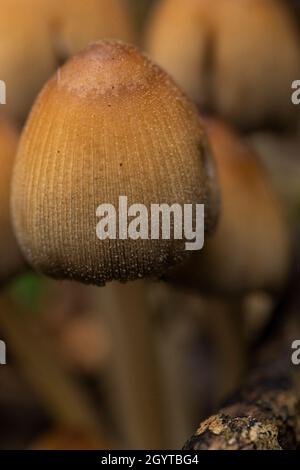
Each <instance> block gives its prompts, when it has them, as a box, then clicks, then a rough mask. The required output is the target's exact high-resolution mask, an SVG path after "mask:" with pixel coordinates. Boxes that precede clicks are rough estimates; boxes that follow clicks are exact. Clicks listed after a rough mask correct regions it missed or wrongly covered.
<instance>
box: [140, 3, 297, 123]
mask: <svg viewBox="0 0 300 470" xmlns="http://www.w3.org/2000/svg"><path fill="white" fill-rule="evenodd" d="M287 4H288V2H285V1H282V0H243V1H241V0H230V1H228V0H215V1H211V0H189V1H186V0H160V1H159V2H158V4H157V6H156V8H155V10H154V13H153V15H152V17H151V19H150V22H149V26H148V28H147V38H146V48H147V50H148V52H149V54H150V56H151V57H152V58H153V60H155V61H156V62H157V63H158V64H159V65H161V66H162V67H164V69H165V70H166V71H167V72H168V73H170V74H171V75H172V76H173V77H174V79H175V80H176V81H177V82H178V83H179V85H180V86H182V88H183V89H184V90H185V91H186V93H188V94H189V96H190V97H191V98H192V99H193V100H195V101H197V102H198V103H199V104H200V105H201V106H202V108H203V107H206V108H207V110H208V111H213V112H215V113H216V114H217V115H218V116H221V117H223V118H225V119H226V120H230V121H231V122H233V123H234V124H235V125H236V126H238V127H242V128H245V129H251V128H259V127H262V126H265V125H269V124H270V125H273V124H280V125H286V124H289V122H290V121H292V120H294V119H296V116H299V109H298V108H297V107H296V106H293V105H292V102H291V83H292V81H293V80H295V77H298V76H299V74H300V40H299V39H300V33H299V31H298V30H297V26H296V20H295V18H294V17H293V14H292V11H289V9H288V5H287Z"/></svg>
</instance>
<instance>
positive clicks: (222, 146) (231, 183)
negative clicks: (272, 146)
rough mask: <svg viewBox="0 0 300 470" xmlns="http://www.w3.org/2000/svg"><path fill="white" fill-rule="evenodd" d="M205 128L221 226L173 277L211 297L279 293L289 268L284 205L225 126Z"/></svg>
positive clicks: (253, 156) (215, 124)
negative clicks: (213, 164) (216, 182)
mask: <svg viewBox="0 0 300 470" xmlns="http://www.w3.org/2000/svg"><path fill="white" fill-rule="evenodd" d="M206 130H207V133H208V137H209V140H210V143H211V146H212V150H213V154H214V157H215V160H216V164H217V170H218V176H219V181H220V190H221V200H222V204H221V213H220V219H219V224H218V228H217V230H216V232H215V234H214V235H213V236H212V237H211V239H209V240H207V241H206V244H205V247H204V249H203V250H202V251H201V252H199V253H197V254H195V255H194V256H193V257H191V259H190V260H188V262H187V263H186V264H185V266H184V267H182V268H180V269H178V270H177V271H175V272H174V273H173V274H172V277H173V279H175V280H176V281H180V282H183V283H186V284H187V285H191V286H192V287H197V289H201V290H203V291H204V292H207V293H213V294H216V293H217V294H230V295H231V294H233V295H234V294H235V295H236V294H243V293H247V292H251V291H260V290H262V291H263V290H265V291H270V292H279V291H280V290H281V289H282V288H283V287H284V286H285V282H286V281H287V278H288V274H289V269H290V267H291V236H290V235H291V234H290V230H289V227H288V223H287V220H286V218H285V214H284V211H283V207H282V205H281V202H280V201H279V198H278V197H277V194H276V192H275V191H274V189H273V186H272V184H271V182H270V178H269V176H268V174H267V172H266V170H265V168H264V166H263V165H262V163H261V161H260V159H259V158H258V156H257V155H256V154H255V153H254V152H253V150H252V149H251V148H250V147H248V146H247V144H246V143H245V142H244V141H242V140H241V138H240V137H239V136H238V134H237V133H236V132H235V131H233V130H232V129H231V128H229V127H228V126H226V125H225V124H223V123H221V122H219V121H214V120H210V121H207V122H206Z"/></svg>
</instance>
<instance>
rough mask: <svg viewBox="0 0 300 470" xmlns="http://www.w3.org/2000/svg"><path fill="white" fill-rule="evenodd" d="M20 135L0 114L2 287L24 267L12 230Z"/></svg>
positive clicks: (0, 271) (0, 253)
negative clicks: (14, 173) (12, 196)
mask: <svg viewBox="0 0 300 470" xmlns="http://www.w3.org/2000/svg"><path fill="white" fill-rule="evenodd" d="M18 139H19V135H18V133H17V130H16V129H15V127H14V126H13V125H12V124H11V123H10V122H8V121H7V119H6V118H4V117H3V116H2V115H1V114H0V285H1V284H2V283H4V282H6V281H8V280H9V279H10V278H11V277H12V276H14V275H15V274H17V273H18V272H19V271H20V270H21V269H22V267H23V264H24V262H23V260H22V257H21V252H20V250H19V248H18V246H17V242H16V239H15V237H14V234H13V230H12V223H11V216H10V184H11V178H12V169H13V163H14V158H15V155H16V152H17V145H18Z"/></svg>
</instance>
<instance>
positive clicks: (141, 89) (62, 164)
mask: <svg viewBox="0 0 300 470" xmlns="http://www.w3.org/2000/svg"><path fill="white" fill-rule="evenodd" d="M216 186H217V185H216V181H215V174H214V165H213V162H212V159H211V158H210V154H209V151H208V149H207V147H206V136H205V133H204V130H203V127H202V124H201V123H200V120H199V116H198V113H197V110H196V109H195V108H194V106H193V104H192V103H191V102H190V101H189V100H188V99H187V98H186V97H185V95H184V94H183V93H182V92H181V90H180V89H179V88H178V87H177V86H176V85H175V84H174V83H173V81H172V80H171V79H170V78H169V76H168V75H167V74H166V73H165V72H164V71H162V70H161V69H160V68H159V67H157V66H156V65H154V64H153V63H152V62H151V61H150V60H148V59H147V58H146V57H145V56H144V55H143V54H141V53H140V52H139V51H138V50H137V49H136V48H134V47H133V46H128V45H126V44H124V43H121V42H116V41H103V42H99V43H95V44H92V45H90V46H89V47H88V48H87V49H85V50H84V51H82V52H81V53H79V54H78V55H76V56H74V57H73V58H72V59H71V60H70V61H68V62H67V63H66V64H65V66H63V67H62V68H61V69H60V70H59V71H58V72H57V74H56V75H55V76H54V77H53V78H52V79H51V80H50V81H49V82H48V83H47V85H46V86H45V87H44V89H43V91H42V92H41V94H40V96H39V98H38V100H37V102H36V104H35V106H34V107H33V110H32V113H31V115H30V118H29V120H28V123H27V125H26V128H25V130H24V133H23V136H22V139H21V144H20V148H19V153H18V158H17V163H16V168H15V173H14V183H13V198H12V203H13V204H12V205H13V215H14V225H15V229H16V234H17V237H18V240H19V242H20V245H21V247H22V250H23V253H24V255H25V256H26V258H27V259H28V261H29V262H30V263H31V264H32V265H33V267H35V268H36V269H37V270H38V271H41V272H43V273H45V274H48V275H50V276H53V277H55V278H70V279H76V280H80V281H83V282H88V283H94V284H99V285H101V284H105V283H106V282H107V281H110V280H122V281H126V280H133V279H137V278H140V277H144V276H147V275H160V274H161V273H162V272H164V271H165V270H166V269H167V268H168V267H169V266H172V265H174V264H175V263H177V262H178V261H179V260H181V259H182V258H183V257H184V256H185V254H186V251H185V246H184V240H151V239H149V240H141V239H139V240H129V239H127V240H119V239H117V240H109V239H106V240H104V241H103V240H102V241H100V240H99V239H98V238H97V236H96V225H97V222H98V220H97V218H96V209H97V207H98V206H99V205H100V204H103V203H108V204H113V206H114V207H115V208H116V209H118V205H119V197H120V196H127V197H128V205H131V204H135V203H140V204H144V205H145V206H146V207H147V208H148V209H149V210H150V205H151V204H153V203H157V204H163V203H166V204H169V205H172V204H174V203H177V204H196V203H203V204H205V206H206V229H207V231H208V232H209V231H212V229H213V228H214V226H215V224H216V219H217V212H218V203H217V201H218V192H217V189H216Z"/></svg>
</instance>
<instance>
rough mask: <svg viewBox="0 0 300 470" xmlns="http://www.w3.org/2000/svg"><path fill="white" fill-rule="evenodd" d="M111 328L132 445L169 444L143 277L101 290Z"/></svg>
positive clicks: (127, 434)
mask: <svg viewBox="0 0 300 470" xmlns="http://www.w3.org/2000/svg"><path fill="white" fill-rule="evenodd" d="M99 296H100V298H101V301H102V302H103V306H104V310H105V314H106V317H107V319H108V323H109V325H110V328H111V332H112V340H113V344H114V353H115V354H114V363H113V368H114V372H115V380H116V383H115V385H116V387H117V390H118V395H117V400H118V405H119V410H118V411H119V413H120V418H121V423H122V426H123V429H122V431H123V434H124V435H125V438H126V440H127V442H128V446H129V447H130V448H134V449H160V448H163V447H164V446H165V439H164V430H163V424H162V422H163V412H162V406H161V396H160V394H161V390H160V387H159V371H158V367H157V358H156V354H155V349H154V339H153V332H152V331H151V324H150V321H149V311H148V304H147V301H146V299H145V288H144V283H143V282H142V281H138V282H135V283H128V284H125V285H122V284H110V285H107V286H106V287H105V288H104V289H102V290H101V292H100V293H99Z"/></svg>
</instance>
